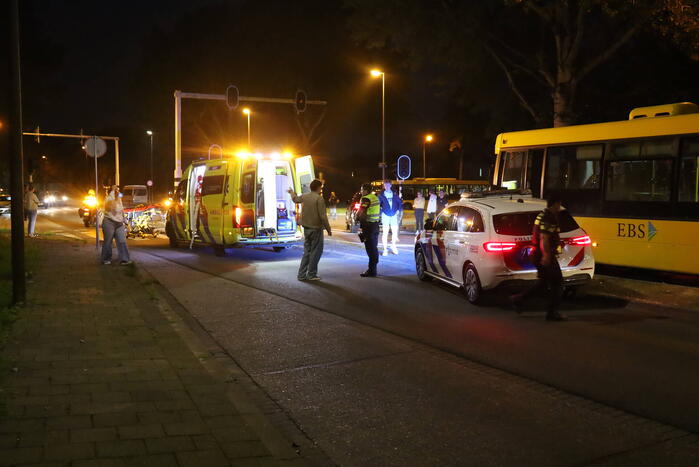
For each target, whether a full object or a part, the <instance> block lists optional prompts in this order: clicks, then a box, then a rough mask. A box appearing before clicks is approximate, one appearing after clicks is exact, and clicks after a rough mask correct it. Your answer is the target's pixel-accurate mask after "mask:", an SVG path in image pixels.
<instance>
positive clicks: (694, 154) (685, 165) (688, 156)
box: [678, 138, 699, 203]
mask: <svg viewBox="0 0 699 467" xmlns="http://www.w3.org/2000/svg"><path fill="white" fill-rule="evenodd" d="M697 166H699V138H692V139H686V140H684V141H683V142H682V160H681V161H680V186H679V193H678V201H680V202H684V203H699V171H697Z"/></svg>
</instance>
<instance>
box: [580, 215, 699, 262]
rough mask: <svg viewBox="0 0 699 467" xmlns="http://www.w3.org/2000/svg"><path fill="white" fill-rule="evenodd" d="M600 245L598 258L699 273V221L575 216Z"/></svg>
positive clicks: (606, 260) (597, 250)
mask: <svg viewBox="0 0 699 467" xmlns="http://www.w3.org/2000/svg"><path fill="white" fill-rule="evenodd" d="M575 220H576V221H578V223H579V224H580V226H581V227H582V228H583V229H585V232H587V234H588V235H589V236H590V238H591V239H592V241H593V242H594V243H597V247H595V248H593V250H592V252H593V254H594V256H595V261H596V262H598V263H603V264H610V265H614V266H626V267H636V268H645V269H657V270H661V271H669V272H681V273H687V274H699V262H698V261H697V260H696V259H697V258H699V243H697V242H696V240H695V239H697V238H699V222H683V221H662V220H652V219H614V218H599V217H578V216H576V217H575Z"/></svg>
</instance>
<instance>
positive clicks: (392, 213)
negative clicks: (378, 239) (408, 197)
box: [379, 180, 403, 256]
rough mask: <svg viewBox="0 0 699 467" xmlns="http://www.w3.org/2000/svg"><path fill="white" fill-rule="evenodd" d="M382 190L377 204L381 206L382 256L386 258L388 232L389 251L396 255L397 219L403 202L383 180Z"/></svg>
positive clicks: (386, 181)
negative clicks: (389, 233)
mask: <svg viewBox="0 0 699 467" xmlns="http://www.w3.org/2000/svg"><path fill="white" fill-rule="evenodd" d="M383 186H384V190H383V191H382V192H381V194H380V195H379V204H380V205H381V225H382V226H383V236H382V240H383V242H382V243H383V256H388V232H389V231H391V251H392V252H393V254H394V255H397V254H398V248H397V247H396V243H398V235H399V232H398V217H399V216H400V211H401V209H403V200H401V199H400V197H399V196H398V194H397V193H394V192H393V189H392V188H391V182H390V181H389V180H385V181H384V182H383Z"/></svg>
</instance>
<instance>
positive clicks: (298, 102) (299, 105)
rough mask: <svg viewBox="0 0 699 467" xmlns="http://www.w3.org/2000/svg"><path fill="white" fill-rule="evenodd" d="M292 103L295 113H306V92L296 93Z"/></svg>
mask: <svg viewBox="0 0 699 467" xmlns="http://www.w3.org/2000/svg"><path fill="white" fill-rule="evenodd" d="M294 101H295V102H294V107H296V112H297V113H301V112H305V111H306V91H301V90H300V89H299V90H298V91H296V98H295V99H294Z"/></svg>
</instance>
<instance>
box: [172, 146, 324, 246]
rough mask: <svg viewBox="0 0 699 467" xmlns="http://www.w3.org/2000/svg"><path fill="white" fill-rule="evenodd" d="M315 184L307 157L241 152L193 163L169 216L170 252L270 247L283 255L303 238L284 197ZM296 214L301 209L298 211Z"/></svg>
mask: <svg viewBox="0 0 699 467" xmlns="http://www.w3.org/2000/svg"><path fill="white" fill-rule="evenodd" d="M313 179H314V168H313V160H312V158H311V156H302V157H294V156H293V154H291V153H288V152H286V153H278V152H273V153H269V154H262V153H249V152H239V153H237V154H236V155H235V156H232V157H226V158H223V159H217V160H206V161H199V162H194V163H193V164H192V165H190V166H189V167H188V168H187V170H186V171H185V172H184V174H183V176H182V181H181V182H180V183H179V185H178V186H177V189H176V190H175V193H174V196H173V202H172V205H171V206H170V208H169V209H168V213H167V220H166V224H165V233H166V234H167V236H168V238H169V240H170V246H172V247H177V246H179V245H182V244H188V245H189V246H190V247H191V246H192V245H193V244H199V245H208V246H211V247H213V249H214V252H215V253H216V254H217V255H219V256H222V255H224V254H225V249H226V248H235V247H272V248H273V249H274V251H277V252H279V251H282V250H283V249H285V248H288V247H289V246H291V245H293V244H295V243H299V242H301V241H302V239H303V234H302V232H301V230H300V228H299V225H298V221H297V212H296V211H297V206H296V204H295V203H294V202H293V201H292V199H291V196H290V195H289V193H288V191H287V190H288V189H289V188H293V189H294V190H295V191H296V193H307V192H309V191H310V184H311V182H312V181H313ZM299 209H300V207H299Z"/></svg>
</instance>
